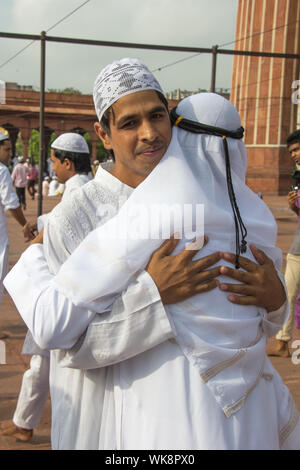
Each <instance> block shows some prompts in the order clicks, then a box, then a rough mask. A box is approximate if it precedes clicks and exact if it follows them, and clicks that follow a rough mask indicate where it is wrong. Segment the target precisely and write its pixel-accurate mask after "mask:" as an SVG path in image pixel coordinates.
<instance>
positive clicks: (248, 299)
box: [228, 295, 257, 305]
mask: <svg viewBox="0 0 300 470" xmlns="http://www.w3.org/2000/svg"><path fill="white" fill-rule="evenodd" d="M228 300H229V302H232V303H233V304H237V305H256V304H257V299H256V297H253V296H240V295H229V296H228Z"/></svg>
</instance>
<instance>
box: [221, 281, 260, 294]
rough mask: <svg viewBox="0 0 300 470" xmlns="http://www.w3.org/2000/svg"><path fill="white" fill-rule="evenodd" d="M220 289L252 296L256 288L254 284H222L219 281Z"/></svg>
mask: <svg viewBox="0 0 300 470" xmlns="http://www.w3.org/2000/svg"><path fill="white" fill-rule="evenodd" d="M219 287H220V290H222V291H225V292H233V293H235V294H239V295H243V296H247V297H249V296H252V297H255V294H256V288H255V286H251V285H248V284H224V283H221V284H220V285H219Z"/></svg>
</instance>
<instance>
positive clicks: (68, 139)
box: [51, 132, 90, 153]
mask: <svg viewBox="0 0 300 470" xmlns="http://www.w3.org/2000/svg"><path fill="white" fill-rule="evenodd" d="M51 148H53V149H56V150H64V151H65V152H74V153H90V151H89V147H88V145H87V143H86V140H85V139H84V137H82V136H81V135H80V134H77V133H76V132H67V133H65V134H62V135H60V136H59V137H57V139H55V140H54V141H53V142H52V144H51Z"/></svg>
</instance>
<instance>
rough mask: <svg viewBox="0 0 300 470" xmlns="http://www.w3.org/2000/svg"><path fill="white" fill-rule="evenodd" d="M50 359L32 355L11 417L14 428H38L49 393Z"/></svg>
mask: <svg viewBox="0 0 300 470" xmlns="http://www.w3.org/2000/svg"><path fill="white" fill-rule="evenodd" d="M49 371H50V358H49V357H45V356H40V355H37V354H36V355H34V356H32V358H31V361H30V369H28V370H27V371H26V372H25V374H24V375H23V380H22V386H21V390H20V393H19V398H18V403H17V408H16V411H15V413H14V416H13V422H14V423H15V425H16V426H19V427H21V428H25V429H34V428H36V427H37V426H38V424H39V422H40V419H41V416H42V413H43V409H44V406H45V402H46V400H47V397H48V392H49Z"/></svg>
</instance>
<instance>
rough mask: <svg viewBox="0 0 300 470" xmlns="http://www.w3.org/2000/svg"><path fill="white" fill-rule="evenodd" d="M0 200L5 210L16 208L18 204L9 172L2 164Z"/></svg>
mask: <svg viewBox="0 0 300 470" xmlns="http://www.w3.org/2000/svg"><path fill="white" fill-rule="evenodd" d="M0 202H1V204H2V205H3V206H4V207H5V209H6V210H7V209H16V208H17V207H19V205H20V203H19V199H18V196H17V195H16V192H15V191H14V188H13V185H12V179H11V176H10V173H9V171H8V169H7V168H6V167H5V166H4V165H0Z"/></svg>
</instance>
